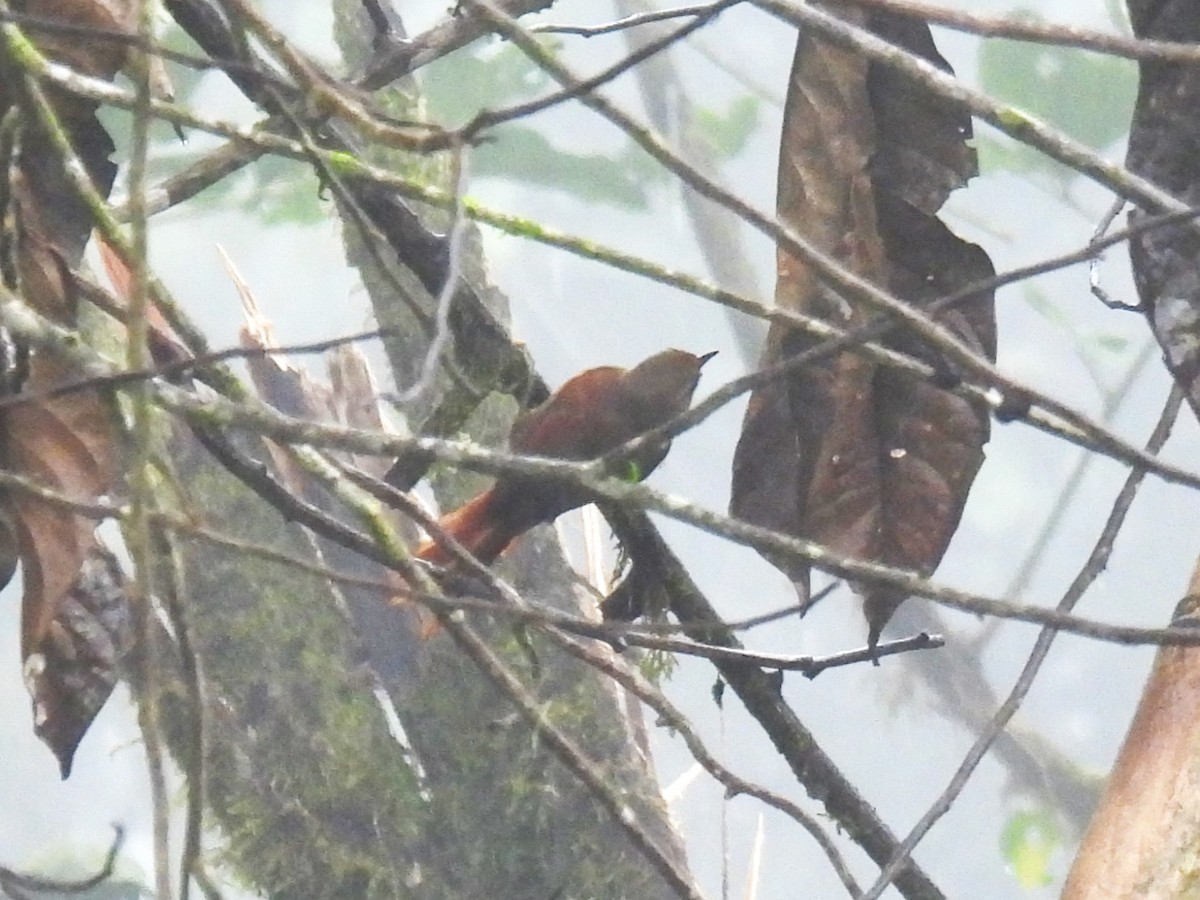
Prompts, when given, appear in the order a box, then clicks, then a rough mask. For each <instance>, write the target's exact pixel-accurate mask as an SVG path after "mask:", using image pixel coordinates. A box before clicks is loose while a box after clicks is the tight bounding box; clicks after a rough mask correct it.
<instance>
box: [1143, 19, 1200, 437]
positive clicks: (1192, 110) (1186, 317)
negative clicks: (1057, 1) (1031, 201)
mask: <svg viewBox="0 0 1200 900" xmlns="http://www.w3.org/2000/svg"><path fill="white" fill-rule="evenodd" d="M1129 11H1130V18H1131V20H1132V24H1133V30H1134V34H1136V35H1137V36H1138V37H1139V38H1147V39H1152V38H1158V39H1165V40H1172V41H1196V40H1200V12H1198V11H1197V9H1196V5H1195V4H1194V3H1187V2H1178V0H1175V2H1161V3H1147V2H1144V0H1143V2H1131V3H1130V5H1129ZM1139 71H1140V74H1141V83H1140V87H1139V90H1138V98H1137V104H1136V106H1135V107H1134V112H1133V124H1132V127H1131V128H1130V132H1129V151H1128V154H1127V156H1126V164H1127V165H1128V166H1129V168H1130V170H1131V171H1133V172H1136V173H1137V174H1139V175H1143V176H1145V177H1146V178H1149V179H1150V180H1151V181H1153V182H1154V183H1155V184H1157V185H1161V186H1162V187H1163V188H1164V189H1165V190H1168V191H1170V192H1171V193H1172V194H1173V195H1175V196H1176V197H1178V198H1179V199H1180V201H1182V202H1183V203H1185V204H1188V205H1191V204H1195V203H1197V202H1200V157H1198V156H1197V153H1196V145H1197V142H1198V141H1200V117H1197V115H1196V110H1197V108H1200V72H1197V71H1196V68H1195V67H1194V66H1187V65H1178V64H1175V65H1172V64H1166V63H1161V62H1158V63H1156V62H1153V61H1150V60H1146V61H1143V62H1141V63H1139ZM1142 215H1143V213H1140V212H1135V213H1133V214H1132V215H1131V216H1130V219H1131V220H1133V221H1136V220H1137V219H1138V218H1139V217H1140V216H1142ZM1129 255H1130V261H1131V262H1132V264H1133V277H1134V283H1135V284H1136V286H1137V292H1138V297H1139V298H1140V300H1141V305H1142V310H1143V312H1145V314H1146V318H1147V319H1148V320H1149V323H1150V327H1151V330H1152V331H1153V332H1154V336H1155V338H1157V340H1158V343H1159V345H1160V346H1161V347H1162V350H1163V358H1164V359H1165V361H1166V364H1167V368H1168V369H1169V370H1170V372H1171V374H1172V375H1173V376H1174V378H1175V381H1176V382H1177V383H1178V384H1179V387H1180V388H1181V389H1182V390H1183V392H1184V396H1185V397H1186V398H1187V400H1188V403H1189V404H1190V405H1191V407H1192V410H1193V411H1194V412H1195V413H1196V415H1198V416H1200V349H1198V348H1200V233H1198V232H1197V230H1196V222H1195V220H1189V221H1187V222H1184V223H1181V224H1179V225H1171V226H1168V227H1166V228H1156V229H1154V230H1152V231H1147V232H1145V233H1144V234H1140V235H1138V236H1136V237H1135V238H1133V239H1132V240H1130V242H1129Z"/></svg>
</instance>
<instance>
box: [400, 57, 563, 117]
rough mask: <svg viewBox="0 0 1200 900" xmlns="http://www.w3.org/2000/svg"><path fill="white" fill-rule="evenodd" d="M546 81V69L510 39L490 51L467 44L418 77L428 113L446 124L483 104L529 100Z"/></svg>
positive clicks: (495, 106)
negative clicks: (535, 62)
mask: <svg viewBox="0 0 1200 900" xmlns="http://www.w3.org/2000/svg"><path fill="white" fill-rule="evenodd" d="M548 84H549V78H548V77H547V76H546V73H545V72H543V71H542V70H541V69H539V68H538V67H537V66H536V65H534V63H533V62H531V61H530V59H529V57H527V56H526V55H525V54H524V53H522V52H521V51H520V50H518V49H517V48H516V47H514V46H512V45H510V44H506V45H504V46H503V47H502V48H501V49H499V50H498V51H494V52H488V51H487V50H486V49H485V50H480V49H477V48H475V47H468V48H465V49H463V50H459V51H458V52H457V53H451V54H449V55H448V56H445V57H443V58H441V59H439V60H436V61H434V62H432V63H430V64H429V65H428V66H426V67H425V68H424V70H423V74H422V78H421V90H422V92H423V95H424V97H425V106H426V109H428V110H429V115H430V117H431V118H432V119H433V120H434V121H437V122H441V123H442V124H443V125H445V126H446V127H448V128H457V127H459V126H461V125H463V124H464V123H466V122H469V121H470V120H471V119H472V118H473V117H474V116H475V114H476V113H478V112H479V111H480V110H482V109H500V108H502V107H505V106H511V105H512V104H514V103H518V102H520V101H522V100H528V99H529V98H530V97H533V96H534V95H536V94H537V93H538V92H539V91H541V90H543V89H544V88H545V87H546V86H547V85H548Z"/></svg>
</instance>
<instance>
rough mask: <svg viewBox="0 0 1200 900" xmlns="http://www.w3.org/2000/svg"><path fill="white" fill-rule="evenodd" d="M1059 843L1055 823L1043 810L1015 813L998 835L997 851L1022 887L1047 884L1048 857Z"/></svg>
mask: <svg viewBox="0 0 1200 900" xmlns="http://www.w3.org/2000/svg"><path fill="white" fill-rule="evenodd" d="M1061 845H1062V837H1061V835H1060V834H1059V832H1058V827H1057V826H1056V825H1055V824H1054V819H1053V818H1052V817H1051V815H1050V813H1049V812H1047V811H1046V810H1026V811H1025V812H1019V813H1017V814H1016V815H1014V816H1013V817H1012V818H1010V819H1009V820H1008V824H1006V825H1005V826H1004V831H1003V832H1002V834H1001V836H1000V852H1001V853H1002V854H1003V855H1004V858H1005V859H1006V860H1007V861H1008V864H1009V866H1010V867H1011V868H1012V872H1013V875H1014V876H1015V877H1016V879H1017V883H1018V884H1019V885H1020V886H1021V887H1022V888H1024V889H1025V890H1032V889H1033V888H1038V887H1045V886H1046V885H1048V884H1050V882H1051V881H1052V880H1053V878H1052V877H1051V875H1050V858H1051V857H1052V856H1053V855H1054V851H1055V850H1057V849H1058V848H1059V847H1060V846H1061Z"/></svg>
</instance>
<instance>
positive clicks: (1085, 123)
mask: <svg viewBox="0 0 1200 900" xmlns="http://www.w3.org/2000/svg"><path fill="white" fill-rule="evenodd" d="M1018 15H1019V16H1022V17H1024V18H1026V19H1028V20H1030V21H1038V20H1039V18H1040V17H1038V16H1037V15H1036V14H1034V13H1032V12H1029V11H1028V10H1024V11H1021V12H1019V13H1018ZM1137 77H1138V76H1137V65H1136V63H1134V62H1133V61H1132V60H1125V59H1117V58H1115V57H1112V56H1108V55H1102V54H1097V53H1088V52H1085V51H1082V50H1072V49H1068V48H1065V47H1054V46H1050V45H1046V44H1031V43H1021V42H1017V41H1007V40H989V41H984V43H983V46H982V47H981V48H980V51H979V81H980V85H981V87H982V88H983V90H984V91H986V92H987V93H988V94H989V95H991V96H993V97H996V98H997V99H999V100H1002V101H1006V102H1009V103H1012V104H1013V105H1014V106H1015V107H1017V108H1018V109H1019V110H1020V111H1022V112H1024V113H1026V114H1029V115H1032V116H1035V117H1036V118H1039V119H1042V120H1044V121H1045V122H1047V123H1048V124H1050V125H1053V126H1054V127H1056V128H1059V129H1061V130H1063V131H1065V132H1066V133H1067V134H1069V135H1070V136H1071V137H1073V138H1075V139H1076V140H1078V141H1081V142H1082V143H1084V144H1087V145H1088V146H1089V147H1091V148H1093V149H1096V150H1099V149H1102V148H1104V147H1107V146H1109V145H1110V144H1112V143H1113V142H1114V141H1115V140H1117V138H1119V137H1121V136H1122V135H1123V134H1125V133H1126V132H1127V131H1128V130H1129V118H1130V114H1131V113H1132V111H1133V103H1134V100H1135V98H1136V96H1137ZM1016 114H1017V113H1015V112H1014V115H1016ZM980 149H981V151H983V150H984V149H985V145H984V144H983V143H982V142H981V144H980ZM994 150H995V148H990V149H988V152H986V153H982V154H981V155H982V157H983V159H982V160H981V162H983V163H986V164H992V165H997V164H998V165H1000V166H1002V167H1003V168H1006V169H1010V170H1018V171H1020V170H1028V169H1042V168H1059V167H1058V165H1057V164H1056V163H1052V162H1051V161H1050V160H1048V159H1047V158H1046V157H1045V156H1043V155H1042V154H1040V153H1038V152H1036V151H1033V150H1029V149H1028V148H1025V147H1024V145H1018V146H1016V147H1013V148H1009V149H1008V150H1007V151H1006V152H1004V153H996V152H994Z"/></svg>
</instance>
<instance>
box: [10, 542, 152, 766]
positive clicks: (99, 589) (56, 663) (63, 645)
mask: <svg viewBox="0 0 1200 900" xmlns="http://www.w3.org/2000/svg"><path fill="white" fill-rule="evenodd" d="M126 596H127V592H126V584H125V576H124V574H123V573H122V571H121V566H120V564H119V563H118V562H117V560H116V558H115V557H114V556H113V555H112V554H111V553H109V552H108V551H107V550H106V549H104V547H102V546H100V545H98V544H97V545H96V546H94V547H93V548H92V550H91V552H90V553H89V554H88V556H87V558H86V559H85V560H84V561H83V564H82V566H81V567H80V569H79V570H78V572H77V577H76V580H75V583H74V584H73V585H71V588H70V590H69V591H67V593H66V594H65V595H64V596H63V597H62V598H61V600H60V602H59V603H58V606H57V608H56V610H55V614H54V618H53V619H52V620H51V621H50V623H49V626H48V627H47V628H46V629H45V631H44V633H43V635H42V637H41V639H40V640H39V641H38V643H37V645H36V646H35V647H34V648H33V652H32V653H30V654H29V655H28V656H27V658H26V660H25V683H26V686H27V688H28V689H29V693H30V694H31V695H32V697H33V723H34V731H35V732H36V733H37V735H38V737H40V738H41V739H42V740H43V741H45V742H46V744H47V745H49V747H50V749H51V750H52V751H53V752H54V755H55V757H56V758H57V759H58V765H59V770H60V771H61V772H62V777H63V778H66V777H67V776H69V775H70V774H71V764H72V761H73V760H74V756H75V749H76V748H77V747H78V746H79V741H80V740H81V739H82V738H83V735H84V734H85V733H86V732H87V729H88V727H89V726H90V725H91V723H92V720H93V719H94V718H95V717H96V713H98V712H99V711H100V708H101V707H102V706H104V702H105V701H106V700H107V699H108V695H109V694H110V693H111V692H112V689H113V686H114V685H115V684H116V682H117V676H118V672H119V663H120V661H121V659H122V657H124V655H125V653H126V651H127V650H128V649H129V645H130V641H131V630H130V623H129V607H128V603H127V600H126Z"/></svg>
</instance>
